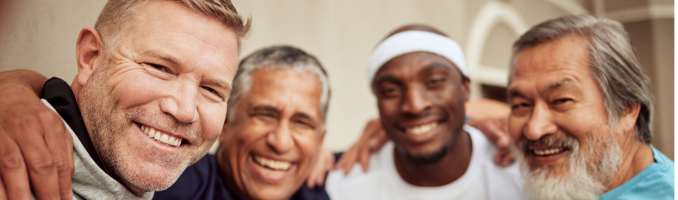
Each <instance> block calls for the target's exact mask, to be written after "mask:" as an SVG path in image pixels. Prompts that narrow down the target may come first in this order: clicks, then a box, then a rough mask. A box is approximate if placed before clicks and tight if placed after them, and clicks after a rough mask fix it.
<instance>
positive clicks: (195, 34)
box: [71, 1, 238, 195]
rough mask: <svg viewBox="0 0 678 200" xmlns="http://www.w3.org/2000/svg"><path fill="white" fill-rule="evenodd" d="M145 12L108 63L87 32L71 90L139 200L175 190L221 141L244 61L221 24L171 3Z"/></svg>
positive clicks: (109, 168) (107, 162)
mask: <svg viewBox="0 0 678 200" xmlns="http://www.w3.org/2000/svg"><path fill="white" fill-rule="evenodd" d="M141 9H142V10H141V11H140V12H139V14H138V15H137V16H136V18H135V21H134V23H136V25H137V26H136V27H135V28H134V29H132V30H130V31H129V32H128V33H127V34H125V35H123V36H122V38H121V42H120V45H119V46H118V47H117V48H114V50H113V52H111V53H110V57H106V56H105V53H104V52H103V43H102V40H101V37H100V36H99V34H98V33H97V32H96V31H95V30H94V29H92V28H84V29H83V30H82V31H81V33H80V36H79V38H78V44H77V63H78V75H77V76H76V78H75V80H74V82H73V84H72V85H71V87H72V89H73V91H74V93H75V95H76V98H77V100H78V103H79V106H80V109H81V111H82V114H83V119H84V121H85V124H86V126H87V129H88V132H89V134H90V138H92V141H93V143H94V146H95V149H96V150H97V153H98V154H99V156H100V157H101V159H102V162H103V164H104V168H105V171H106V172H107V173H108V174H109V175H111V176H112V177H113V178H115V179H116V180H118V181H119V182H121V183H122V184H123V185H125V186H126V187H127V188H128V189H129V190H130V191H132V192H133V193H134V194H136V195H141V194H143V192H147V191H151V190H161V189H164V188H167V187H169V186H170V185H171V184H172V183H173V182H174V181H176V179H177V178H178V177H179V175H180V174H181V172H183V170H184V169H185V168H186V167H188V166H189V165H190V164H192V163H194V162H195V161H197V160H198V159H199V158H201V157H202V156H204V154H205V153H206V151H207V150H208V149H209V147H210V146H211V145H212V143H213V142H214V141H216V139H217V136H218V135H219V133H220V131H221V128H222V125H223V121H224V119H225V115H226V99H227V98H228V94H229V93H230V88H231V86H230V85H231V82H232V80H233V77H234V75H235V71H236V70H237V63H236V61H237V56H238V54H237V41H236V36H235V34H234V33H233V31H232V30H230V28H228V27H226V26H224V25H222V24H221V23H220V22H218V21H216V20H213V19H209V18H207V17H204V16H202V15H200V14H198V13H195V12H193V11H192V10H190V9H189V8H186V7H184V6H182V5H180V4H177V3H174V2H168V1H151V2H148V3H147V4H146V5H145V6H144V7H143V8H141ZM214 35H219V36H220V37H214ZM104 113H105V114H104ZM140 125H144V126H146V127H152V128H155V129H157V130H159V131H162V132H164V133H165V134H169V135H173V136H175V137H179V138H182V139H183V141H182V144H181V146H180V147H172V146H168V145H165V144H162V143H160V142H158V141H157V140H155V139H152V138H150V137H148V136H147V135H146V134H145V133H144V132H143V131H142V130H141V129H140Z"/></svg>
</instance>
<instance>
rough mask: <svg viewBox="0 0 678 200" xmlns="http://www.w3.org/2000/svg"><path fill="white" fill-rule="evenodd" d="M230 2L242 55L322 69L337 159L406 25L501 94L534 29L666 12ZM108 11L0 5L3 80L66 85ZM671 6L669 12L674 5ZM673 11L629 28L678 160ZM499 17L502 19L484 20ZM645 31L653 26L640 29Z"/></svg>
mask: <svg viewBox="0 0 678 200" xmlns="http://www.w3.org/2000/svg"><path fill="white" fill-rule="evenodd" d="M233 1H234V4H235V6H236V8H238V10H239V12H240V13H242V14H244V15H250V16H252V18H253V23H254V26H253V30H252V32H251V35H250V36H249V38H248V39H247V40H245V43H244V44H245V48H244V52H243V53H244V54H248V53H250V52H252V51H254V50H256V49H258V48H261V47H265V46H270V45H276V44H289V45H293V46H297V47H300V48H302V49H304V50H306V51H308V52H310V53H311V54H314V55H316V56H317V57H318V58H319V59H320V61H321V62H322V63H323V64H324V65H325V67H326V68H327V70H328V73H329V77H330V84H331V86H332V90H333V91H332V92H333V93H332V99H331V103H330V111H329V116H328V121H327V123H328V124H327V125H328V133H327V136H326V138H325V144H326V145H327V146H329V147H330V148H332V149H334V150H343V149H346V148H348V147H349V146H350V144H352V142H354V141H355V140H356V139H357V137H358V134H359V133H360V132H361V130H362V128H363V126H364V123H365V121H366V120H367V119H370V118H372V117H376V116H377V110H376V106H375V104H376V102H375V100H374V97H373V96H372V94H371V92H370V91H369V89H368V84H367V81H366V77H365V76H366V75H365V63H366V62H367V59H368V56H369V54H370V51H371V50H372V49H373V48H374V46H375V45H376V44H377V42H378V41H380V40H381V39H383V37H384V36H385V35H386V34H387V33H389V32H391V31H392V30H393V29H395V28H397V27H399V26H401V25H404V24H408V23H425V24H429V25H432V26H434V27H437V28H438V29H440V30H442V31H443V32H445V33H447V34H448V35H449V36H450V37H452V38H453V39H455V40H457V41H458V42H459V43H460V45H461V46H462V48H463V49H464V51H466V54H467V59H470V57H474V56H475V57H477V58H478V59H477V60H478V62H477V63H476V64H473V63H470V64H469V65H470V66H469V67H471V68H473V67H475V68H478V69H480V68H490V69H495V70H494V71H492V70H491V71H490V72H487V73H485V72H483V71H475V74H474V76H475V77H477V78H476V79H474V83H487V84H490V85H496V86H504V85H505V81H504V82H502V81H496V80H505V79H506V72H505V69H506V66H507V60H508V59H509V55H508V54H509V53H510V50H509V49H507V48H509V47H510V45H511V43H512V42H513V40H515V39H516V38H517V36H518V35H520V34H521V33H522V32H523V31H525V30H526V29H527V28H529V27H531V26H533V25H535V24H536V23H539V22H542V21H544V20H547V19H551V18H555V17H558V16H561V15H565V14H577V13H591V14H599V15H605V13H613V14H614V11H615V9H622V8H623V9H629V8H635V7H639V6H640V7H642V6H646V7H647V6H648V5H650V4H652V2H660V3H664V4H666V3H667V2H666V1H656V0H655V1H652V0H625V1H624V2H622V3H620V4H619V5H612V4H613V3H612V2H613V1H610V0H369V1H365V0H342V1H316V0H277V1H271V0H233ZM615 2H616V1H615ZM104 3H105V1H102V0H97V1H94V0H59V1H46V0H42V1H38V0H0V71H4V70H9V69H16V68H29V69H34V70H37V71H39V72H41V73H43V74H45V75H46V76H57V77H61V78H63V79H65V80H66V81H68V82H70V81H71V80H72V79H73V77H74V76H75V73H76V67H75V62H74V61H75V54H74V51H75V40H76V37H77V35H78V32H79V30H80V28H82V27H84V26H93V25H94V22H95V20H96V16H97V15H98V13H99V12H100V10H101V8H102V7H103V5H104ZM606 3H607V4H606ZM668 3H671V6H673V4H672V2H668ZM605 9H608V10H605ZM596 10H603V11H605V12H604V13H597V11H596ZM646 10H647V9H646ZM655 10H656V9H655ZM664 11H666V9H664ZM670 11H671V13H670V16H667V15H666V13H664V14H660V15H651V14H648V15H642V16H637V17H635V18H629V17H627V18H623V20H627V21H626V22H625V24H627V25H628V28H631V29H633V30H629V32H631V33H632V34H631V35H632V36H633V35H636V34H634V32H639V30H648V31H647V34H643V32H642V31H641V32H640V33H641V35H647V37H644V36H641V37H639V39H634V45H637V47H636V48H637V49H647V50H648V51H643V52H646V53H645V54H643V55H640V56H641V57H642V58H641V60H644V61H643V62H644V63H643V64H645V63H650V64H647V65H648V66H652V67H651V69H650V67H648V73H649V75H650V77H651V78H652V81H653V92H655V97H656V98H657V100H656V102H657V105H658V106H657V108H658V109H657V110H661V111H659V112H658V113H656V115H655V116H656V117H655V119H657V120H655V124H654V126H653V128H654V131H655V143H654V144H655V146H657V147H658V148H660V150H662V151H664V152H665V153H667V155H670V157H672V155H673V123H672V122H673V45H672V44H673V26H672V24H673V10H672V9H670ZM481 12H483V13H482V14H481ZM497 13H502V14H503V15H501V16H499V17H495V18H491V19H484V17H487V16H488V15H495V14H497ZM613 16H614V15H613ZM622 16H627V15H622ZM629 19H631V20H629ZM640 21H646V22H647V23H645V24H642V23H641V24H635V22H640ZM483 30H484V31H483ZM474 44H480V45H477V46H474ZM639 52H640V51H639ZM647 52H651V53H647ZM646 67H647V66H646ZM481 72H483V73H481ZM483 78H485V79H486V80H483ZM484 81H485V82H484ZM473 89H474V90H475V91H473V94H474V95H473V96H474V97H476V98H477V97H480V96H482V95H480V94H481V92H480V91H479V90H480V88H478V87H474V88H473ZM668 108H670V109H668ZM669 152H670V153H669Z"/></svg>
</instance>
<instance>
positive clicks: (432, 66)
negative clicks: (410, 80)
mask: <svg viewBox="0 0 678 200" xmlns="http://www.w3.org/2000/svg"><path fill="white" fill-rule="evenodd" d="M437 69H442V70H445V71H450V66H449V65H446V64H443V63H440V62H434V63H431V64H429V65H426V66H425V67H424V68H422V69H421V70H419V74H423V73H426V72H429V71H432V70H437Z"/></svg>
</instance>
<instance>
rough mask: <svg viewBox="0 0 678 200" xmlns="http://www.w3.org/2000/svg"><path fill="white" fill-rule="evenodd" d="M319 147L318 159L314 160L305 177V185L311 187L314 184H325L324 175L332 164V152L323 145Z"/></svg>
mask: <svg viewBox="0 0 678 200" xmlns="http://www.w3.org/2000/svg"><path fill="white" fill-rule="evenodd" d="M320 149H321V150H320V153H319V155H318V160H316V162H315V165H314V166H313V169H311V173H310V174H309V175H308V178H307V179H306V186H307V187H308V188H311V189H312V188H313V187H315V186H316V185H317V186H322V185H324V184H325V175H327V172H329V171H330V169H332V166H333V165H334V153H332V151H331V150H330V149H328V148H327V147H325V146H322V147H321V148H320Z"/></svg>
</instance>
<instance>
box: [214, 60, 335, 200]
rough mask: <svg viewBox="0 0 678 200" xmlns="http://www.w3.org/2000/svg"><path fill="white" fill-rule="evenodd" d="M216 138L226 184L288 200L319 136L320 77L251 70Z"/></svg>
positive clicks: (311, 158) (259, 196)
mask: <svg viewBox="0 0 678 200" xmlns="http://www.w3.org/2000/svg"><path fill="white" fill-rule="evenodd" d="M251 78H252V81H251V83H252V85H251V86H250V91H249V93H247V94H245V96H244V97H243V98H242V99H241V100H240V101H239V102H238V105H237V107H236V109H235V110H232V112H235V114H234V115H233V119H231V120H229V121H228V124H227V125H226V126H225V127H224V133H222V136H221V137H220V139H219V141H220V145H221V149H220V150H219V153H218V158H219V166H220V167H221V170H222V172H223V173H224V175H225V176H226V178H225V179H226V180H227V181H232V182H229V186H230V187H232V188H233V187H235V188H237V190H238V191H237V192H238V193H239V194H240V196H244V197H246V198H251V199H286V198H289V197H291V196H292V194H293V193H294V192H295V191H297V190H298V189H299V187H300V186H301V184H302V183H303V182H304V180H306V177H307V176H308V173H309V172H310V170H311V167H312V166H313V165H314V163H315V161H316V158H317V152H318V151H319V147H320V144H321V143H322V137H323V133H322V130H323V118H322V113H321V110H320V97H321V94H322V89H321V86H320V84H319V80H318V77H317V76H316V75H314V74H312V73H309V72H299V71H296V70H290V69H267V68H260V69H257V70H255V71H253V72H252V73H251Z"/></svg>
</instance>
